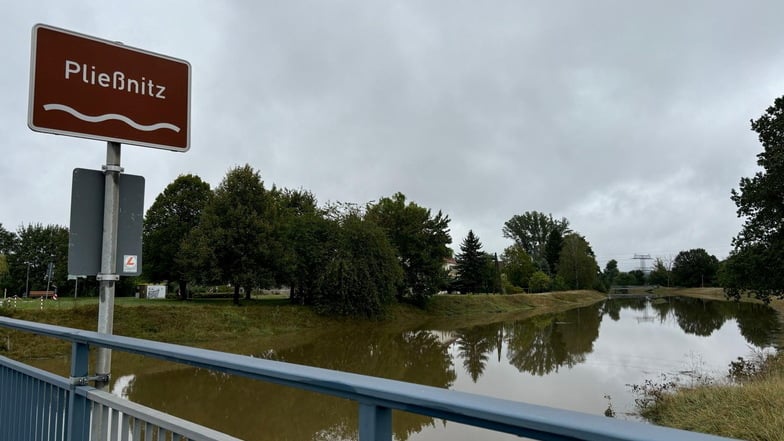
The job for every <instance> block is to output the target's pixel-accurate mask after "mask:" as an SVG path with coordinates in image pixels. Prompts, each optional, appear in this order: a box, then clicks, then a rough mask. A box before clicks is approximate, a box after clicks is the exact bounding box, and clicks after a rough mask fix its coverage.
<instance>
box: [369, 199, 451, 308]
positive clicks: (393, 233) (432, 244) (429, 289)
mask: <svg viewBox="0 0 784 441" xmlns="http://www.w3.org/2000/svg"><path fill="white" fill-rule="evenodd" d="M366 217H367V219H368V220H370V221H371V222H375V223H376V225H378V226H380V227H381V228H382V229H383V230H384V231H385V232H386V235H387V237H388V238H389V241H390V242H391V243H392V245H393V246H394V248H395V252H396V254H397V257H398V262H399V263H400V265H401V266H402V268H403V274H404V278H403V284H402V286H401V289H399V290H398V297H399V298H400V299H410V300H412V301H413V302H414V303H417V304H419V305H424V304H425V303H426V302H427V300H428V299H429V298H430V297H431V296H432V295H433V294H435V293H436V292H438V289H439V287H441V286H444V285H445V277H446V274H445V272H444V270H443V265H444V259H446V258H448V257H450V256H451V251H450V249H449V248H448V247H447V245H449V244H450V243H452V238H451V237H450V236H449V216H446V215H444V214H442V213H441V212H440V211H439V212H438V214H436V215H435V216H433V215H432V213H431V212H430V210H429V209H426V208H424V207H420V206H419V205H417V204H415V203H413V202H408V203H406V197H405V196H404V195H403V194H402V193H396V194H395V195H393V196H392V197H391V198H381V200H379V201H378V203H376V204H368V206H367V214H366Z"/></svg>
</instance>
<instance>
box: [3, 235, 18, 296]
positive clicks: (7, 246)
mask: <svg viewBox="0 0 784 441" xmlns="http://www.w3.org/2000/svg"><path fill="white" fill-rule="evenodd" d="M14 248H16V234H14V232H13V231H8V230H6V229H5V228H3V224H0V291H5V290H7V289H11V290H12V293H13V279H11V271H10V268H9V266H8V255H9V254H11V253H12V252H13V250H14Z"/></svg>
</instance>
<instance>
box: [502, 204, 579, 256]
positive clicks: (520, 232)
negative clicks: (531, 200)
mask: <svg viewBox="0 0 784 441" xmlns="http://www.w3.org/2000/svg"><path fill="white" fill-rule="evenodd" d="M553 230H556V231H558V232H560V233H561V235H562V236H563V235H564V234H566V233H567V232H569V221H568V220H566V218H561V219H560V220H557V219H553V215H552V214H544V213H540V212H538V211H526V212H525V213H523V214H516V215H514V216H512V218H511V219H509V220H508V221H506V223H504V227H503V230H502V231H503V233H504V237H506V238H508V239H512V240H514V241H515V243H516V244H518V245H519V246H521V247H522V248H523V249H524V250H525V252H526V253H528V255H530V256H531V258H532V259H533V260H534V264H536V265H537V266H538V267H539V269H543V268H544V266H545V262H546V261H545V249H544V248H545V244H546V243H547V237H548V236H549V235H550V232H551V231H553Z"/></svg>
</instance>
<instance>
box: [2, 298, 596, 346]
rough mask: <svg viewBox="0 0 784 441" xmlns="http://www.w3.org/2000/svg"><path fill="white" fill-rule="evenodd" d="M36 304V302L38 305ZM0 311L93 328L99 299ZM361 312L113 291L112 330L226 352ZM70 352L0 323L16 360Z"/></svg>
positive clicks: (451, 301) (408, 314)
mask: <svg viewBox="0 0 784 441" xmlns="http://www.w3.org/2000/svg"><path fill="white" fill-rule="evenodd" d="M605 298H606V297H605V296H604V295H603V294H601V293H599V292H596V291H566V292H557V293H547V294H517V295H437V296H434V297H433V298H432V299H431V301H430V302H429V304H428V305H427V308H425V309H424V310H423V309H420V308H416V307H414V306H411V305H405V304H394V305H392V306H391V307H390V309H389V311H388V314H387V316H386V317H385V318H384V319H381V320H379V322H382V323H385V324H390V323H394V324H397V323H399V324H400V325H401V326H402V327H406V328H411V327H413V326H425V325H427V326H430V327H435V328H437V327H439V325H440V324H443V325H446V324H447V323H449V322H454V321H455V320H459V322H460V324H461V325H462V326H470V325H473V324H482V323H490V322H493V321H499V320H504V319H506V318H507V317H509V318H513V317H521V318H522V317H528V316H532V315H538V314H545V313H550V312H558V311H563V310H567V309H571V308H574V307H578V306H585V305H590V304H593V303H596V302H598V301H602V300H604V299H605ZM41 305H43V306H41ZM0 315H5V316H9V317H12V318H17V319H20V320H28V321H35V322H41V323H49V324H54V325H59V326H66V327H70V328H76V329H85V330H95V329H96V327H97V317H98V300H97V299H96V298H85V299H78V300H73V299H61V300H57V301H54V300H46V301H44V302H43V303H42V302H40V301H38V300H34V301H33V300H31V301H23V300H19V301H18V302H17V303H16V305H15V306H14V305H11V304H6V306H4V307H2V308H0ZM358 320H359V321H364V320H362V319H351V318H345V317H326V316H321V315H318V314H316V313H315V312H313V310H312V309H311V308H308V307H305V306H298V305H292V304H290V303H289V302H288V299H287V298H285V297H282V296H264V297H261V298H257V299H253V300H250V301H243V302H242V305H241V306H233V305H232V304H231V301H230V300H224V299H209V300H193V301H177V300H144V299H134V298H117V299H116V302H115V313H114V333H115V334H117V335H123V336H127V337H136V338H142V339H148V340H154V341H162V342H168V343H177V344H183V345H189V346H196V347H203V348H209V349H216V350H225V351H232V349H233V346H232V344H233V343H235V342H237V341H249V340H254V341H257V342H262V343H263V342H264V341H266V340H268V341H270V343H275V344H278V345H279V344H280V342H281V341H285V340H286V339H287V338H290V337H291V336H292V335H295V334H296V333H299V332H304V331H315V330H325V329H330V328H333V327H338V326H346V325H348V324H351V323H355V322H356V321H358ZM69 353H70V346H69V345H68V344H67V343H63V342H58V341H55V340H53V339H50V338H45V337H37V336H31V335H28V334H22V333H16V332H11V331H8V330H5V329H2V328H0V354H2V355H6V356H9V357H12V358H17V359H29V358H42V357H58V356H62V355H66V354H69Z"/></svg>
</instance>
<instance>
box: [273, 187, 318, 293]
mask: <svg viewBox="0 0 784 441" xmlns="http://www.w3.org/2000/svg"><path fill="white" fill-rule="evenodd" d="M275 196H276V203H277V205H278V211H279V213H280V220H279V224H278V227H279V228H278V231H277V233H276V236H277V237H279V239H280V241H281V243H282V247H283V250H282V254H281V255H280V256H279V258H280V264H279V274H278V276H277V279H278V282H280V283H283V284H287V285H288V286H289V287H290V296H289V298H290V300H291V302H292V303H297V304H305V303H308V304H310V300H311V299H307V298H305V297H306V295H305V294H306V293H305V291H307V289H305V290H303V289H302V288H303V287H305V286H307V285H308V284H309V283H310V282H308V281H305V280H300V279H301V278H304V279H308V278H310V276H309V275H308V274H311V273H312V274H313V275H315V274H320V270H323V263H321V264H320V263H317V262H312V264H313V265H314V266H315V267H314V268H305V267H304V266H303V265H305V264H306V263H307V262H310V260H309V257H313V256H315V255H318V254H320V253H322V252H323V250H325V249H326V247H327V243H328V242H329V241H327V240H326V238H325V237H321V236H319V237H314V236H313V235H312V234H313V233H314V230H313V228H314V227H316V225H323V224H324V223H328V221H327V220H326V219H325V218H324V213H323V211H322V210H319V208H318V205H317V201H316V197H315V196H314V195H313V193H311V192H309V191H307V190H301V189H300V190H290V189H283V190H281V191H279V192H276V193H275ZM330 237H331V236H330ZM308 256H309V257H308ZM308 265H309V264H308ZM300 294H302V296H301V295H300Z"/></svg>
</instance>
